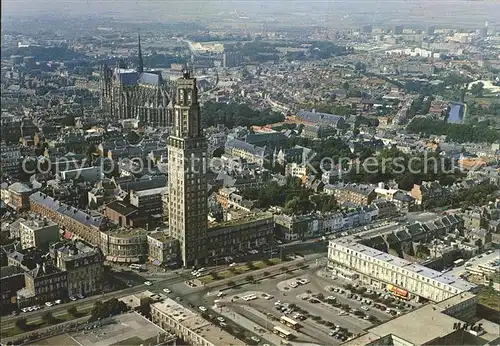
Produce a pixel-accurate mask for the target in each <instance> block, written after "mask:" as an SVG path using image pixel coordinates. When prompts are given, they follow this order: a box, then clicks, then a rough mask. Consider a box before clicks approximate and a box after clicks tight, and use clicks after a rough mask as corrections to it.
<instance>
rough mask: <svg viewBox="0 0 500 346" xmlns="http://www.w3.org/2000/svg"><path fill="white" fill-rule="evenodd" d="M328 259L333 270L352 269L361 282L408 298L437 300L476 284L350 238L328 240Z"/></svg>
mask: <svg viewBox="0 0 500 346" xmlns="http://www.w3.org/2000/svg"><path fill="white" fill-rule="evenodd" d="M328 262H329V264H328V266H329V268H331V269H333V270H334V271H336V270H337V269H339V271H341V272H344V271H346V270H348V271H353V272H356V273H358V274H359V275H360V278H361V280H362V281H363V282H366V283H368V284H372V285H374V286H377V287H378V288H386V289H387V290H388V291H390V292H391V293H393V294H396V295H397V296H400V297H403V298H408V299H411V298H416V299H419V298H425V299H427V300H430V301H434V302H439V301H442V300H444V299H447V298H450V297H452V296H454V295H456V294H459V293H462V292H467V291H472V290H474V289H475V288H476V287H477V286H476V285H474V284H471V283H469V282H467V281H464V280H461V279H459V278H457V277H455V276H452V275H446V274H443V273H440V272H438V271H435V270H432V269H430V268H427V267H424V266H421V265H418V264H415V263H412V262H410V261H406V260H404V259H402V258H399V257H396V256H392V255H389V254H387V253H385V252H382V251H379V250H376V249H373V248H371V247H368V246H365V245H362V244H359V243H357V242H355V241H354V240H353V239H352V238H342V239H336V240H331V241H330V244H329V246H328Z"/></svg>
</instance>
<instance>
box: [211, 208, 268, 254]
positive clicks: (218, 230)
mask: <svg viewBox="0 0 500 346" xmlns="http://www.w3.org/2000/svg"><path fill="white" fill-rule="evenodd" d="M229 215H230V217H231V218H230V219H228V220H227V221H224V222H215V223H212V224H210V225H209V227H208V230H207V250H208V257H209V258H215V257H220V256H229V255H232V254H234V253H237V252H241V251H246V250H249V249H254V248H257V247H260V246H262V245H265V244H267V243H269V242H271V241H272V240H273V239H274V221H273V215H272V214H271V213H247V212H238V211H234V212H232V213H230V214H229Z"/></svg>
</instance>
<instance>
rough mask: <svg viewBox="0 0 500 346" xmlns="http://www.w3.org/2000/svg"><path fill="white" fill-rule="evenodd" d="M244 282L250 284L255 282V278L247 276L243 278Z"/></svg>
mask: <svg viewBox="0 0 500 346" xmlns="http://www.w3.org/2000/svg"><path fill="white" fill-rule="evenodd" d="M245 280H246V281H248V282H251V283H254V282H255V278H254V277H253V275H247V276H245Z"/></svg>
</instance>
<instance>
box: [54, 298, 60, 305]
mask: <svg viewBox="0 0 500 346" xmlns="http://www.w3.org/2000/svg"><path fill="white" fill-rule="evenodd" d="M61 303H62V302H61V299H57V300H56V301H55V302H54V304H56V305H59V304H61Z"/></svg>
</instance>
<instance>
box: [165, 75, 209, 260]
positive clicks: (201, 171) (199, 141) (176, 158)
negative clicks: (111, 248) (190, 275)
mask: <svg viewBox="0 0 500 346" xmlns="http://www.w3.org/2000/svg"><path fill="white" fill-rule="evenodd" d="M206 154H207V142H206V139H205V137H204V136H203V132H202V129H201V126H200V105H199V103H198V89H197V87H196V78H193V77H192V76H191V74H190V72H189V71H188V70H187V69H185V70H184V71H183V77H182V78H180V79H179V80H178V81H177V90H176V97H175V104H174V114H173V129H172V134H171V135H170V137H169V138H168V198H169V200H168V218H169V232H170V235H171V236H172V237H174V238H176V239H178V240H179V243H180V250H181V261H182V263H183V266H184V267H188V266H192V265H197V264H201V263H205V261H206V257H207V250H206V235H207V226H208V221H207V180H206V160H207V158H206Z"/></svg>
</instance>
